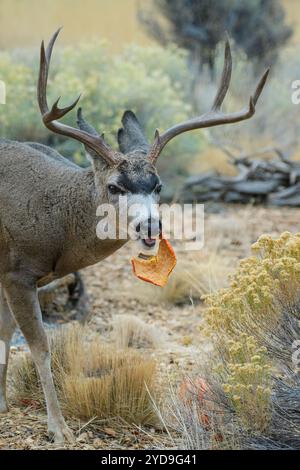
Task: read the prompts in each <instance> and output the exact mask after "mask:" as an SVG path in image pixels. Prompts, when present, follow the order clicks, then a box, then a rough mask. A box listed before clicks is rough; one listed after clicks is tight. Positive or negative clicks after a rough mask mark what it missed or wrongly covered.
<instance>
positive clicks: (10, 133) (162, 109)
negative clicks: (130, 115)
mask: <svg viewBox="0 0 300 470" xmlns="http://www.w3.org/2000/svg"><path fill="white" fill-rule="evenodd" d="M37 74H38V56H37V54H36V53H35V54H32V52H30V51H28V50H19V51H15V52H13V53H11V54H7V53H5V54H4V53H1V54H0V78H1V80H4V81H5V83H6V85H7V104H6V106H5V108H1V113H0V136H1V137H5V138H10V139H18V140H36V141H40V142H44V143H48V144H51V145H54V146H55V147H56V148H57V149H58V150H59V151H61V152H62V153H63V154H64V155H66V156H69V157H70V156H74V155H75V160H76V161H77V162H79V163H82V164H84V152H83V149H82V147H81V145H80V144H79V143H77V142H73V141H70V140H66V139H63V138H61V137H57V136H55V135H51V134H49V132H48V131H47V130H46V129H44V128H43V125H42V123H41V118H40V113H39V110H38V106H37V100H36V90H35V88H36V81H37ZM190 86H191V77H190V74H189V72H188V68H187V65H186V57H185V53H184V52H183V51H181V50H179V49H177V48H175V47H170V48H165V49H164V48H161V47H149V48H142V47H139V46H136V45H132V46H129V47H127V48H126V49H124V51H123V53H122V54H120V55H118V56H111V54H110V53H109V51H108V49H107V47H106V45H105V43H104V42H98V43H95V42H94V43H92V44H86V43H82V44H81V45H80V46H79V47H76V48H75V47H66V48H64V49H59V48H57V49H56V50H55V51H54V57H53V63H52V64H51V71H50V78H49V90H48V95H49V102H52V101H53V100H54V99H56V98H57V96H59V95H61V96H62V97H63V98H62V104H65V103H69V102H71V101H72V100H74V98H75V97H76V96H77V95H78V94H79V93H80V92H83V96H82V100H81V104H82V107H83V109H84V111H85V116H86V118H87V119H88V120H89V121H90V122H91V123H92V124H93V125H94V127H95V128H96V129H97V130H99V131H101V132H105V134H106V139H107V140H108V141H109V142H110V143H111V144H113V145H116V141H115V137H116V133H117V131H118V128H119V127H120V125H121V117H122V114H123V112H124V110H125V109H128V108H129V109H132V110H133V111H134V112H135V113H136V114H137V116H138V118H139V120H140V121H141V123H142V124H143V125H144V127H145V130H146V133H147V136H148V138H149V140H150V141H152V139H153V135H154V131H155V128H156V127H158V128H159V129H161V130H164V129H165V128H167V127H169V126H171V125H173V124H174V123H176V122H178V121H181V120H184V119H187V118H188V117H191V116H192V114H193V111H192V106H191V104H189V103H190V100H189V93H190ZM75 120H76V118H75V113H74V112H73V113H70V115H68V116H66V118H65V122H66V123H68V124H72V125H74V123H75ZM203 142H204V137H203V134H201V132H198V133H197V134H189V135H188V136H187V135H186V136H183V137H179V138H178V139H175V140H174V142H172V143H171V144H170V145H169V146H168V147H167V149H166V150H165V156H166V158H164V159H161V160H162V163H161V169H162V171H165V172H167V170H168V167H169V162H170V160H168V157H170V158H172V172H173V171H176V172H178V173H179V174H185V173H186V172H187V168H188V164H187V159H189V158H190V157H192V156H193V155H195V154H197V153H199V151H200V150H201V146H202V144H203ZM177 157H178V158H177Z"/></svg>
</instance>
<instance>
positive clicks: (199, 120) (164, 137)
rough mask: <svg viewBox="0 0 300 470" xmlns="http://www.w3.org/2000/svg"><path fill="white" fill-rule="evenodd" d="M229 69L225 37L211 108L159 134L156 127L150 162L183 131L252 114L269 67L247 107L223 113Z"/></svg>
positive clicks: (232, 121)
mask: <svg viewBox="0 0 300 470" xmlns="http://www.w3.org/2000/svg"><path fill="white" fill-rule="evenodd" d="M231 70H232V58H231V51H230V44H229V41H228V39H227V40H226V45H225V54H224V67H223V73H222V78H221V82H220V85H219V88H218V91H217V94H216V97H215V100H214V104H213V106H212V108H211V110H210V111H209V112H207V113H205V114H203V115H202V116H199V117H196V118H194V119H190V120H189V121H185V122H182V123H180V124H176V125H175V126H173V127H171V128H170V129H168V130H167V131H165V132H164V133H163V134H161V135H160V134H159V131H158V129H156V131H155V140H154V143H153V145H152V147H151V149H150V152H149V154H148V157H149V159H150V161H151V162H152V163H155V162H156V160H157V158H158V156H159V154H160V153H161V151H162V149H163V148H164V146H165V145H166V144H167V143H168V142H169V141H170V140H171V139H173V138H174V137H176V136H177V135H179V134H182V133H183V132H187V131H191V130H194V129H201V128H204V127H213V126H218V125H220V124H231V123H234V122H239V121H244V120H245V119H249V118H250V117H252V116H253V114H254V113H255V105H256V103H257V100H258V98H259V96H260V94H261V92H262V90H263V88H264V86H265V83H266V80H267V77H268V74H269V69H267V70H266V72H265V73H264V74H263V76H262V77H261V79H260V81H259V82H258V85H257V87H256V90H255V92H254V95H253V96H251V97H250V100H249V105H248V107H247V108H246V109H243V110H242V111H239V112H235V113H229V114H225V113H223V112H222V111H221V105H222V103H223V101H224V98H225V96H226V93H227V91H228V88H229V84H230V78H231Z"/></svg>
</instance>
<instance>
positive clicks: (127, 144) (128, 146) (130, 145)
mask: <svg viewBox="0 0 300 470" xmlns="http://www.w3.org/2000/svg"><path fill="white" fill-rule="evenodd" d="M122 124H123V127H122V128H121V129H119V131H118V144H119V148H120V151H121V152H122V153H125V154H126V153H130V152H134V151H135V150H140V151H141V152H142V153H146V154H147V153H148V150H149V144H148V142H147V139H146V137H145V134H144V131H143V129H142V127H141V125H140V123H139V121H138V120H137V117H136V115H135V114H134V113H133V112H132V111H125V113H124V114H123V117H122Z"/></svg>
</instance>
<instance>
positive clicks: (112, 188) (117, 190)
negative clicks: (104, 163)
mask: <svg viewBox="0 0 300 470" xmlns="http://www.w3.org/2000/svg"><path fill="white" fill-rule="evenodd" d="M108 190H109V192H110V194H124V191H122V189H120V188H119V187H118V186H116V185H114V184H109V185H108Z"/></svg>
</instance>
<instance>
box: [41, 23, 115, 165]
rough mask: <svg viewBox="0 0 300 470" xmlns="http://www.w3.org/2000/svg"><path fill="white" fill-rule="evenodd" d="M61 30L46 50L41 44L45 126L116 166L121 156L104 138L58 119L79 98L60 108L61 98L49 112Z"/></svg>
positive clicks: (42, 96) (42, 99) (55, 34)
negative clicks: (49, 89) (53, 63)
mask: <svg viewBox="0 0 300 470" xmlns="http://www.w3.org/2000/svg"><path fill="white" fill-rule="evenodd" d="M60 30H61V28H59V29H58V30H57V31H56V32H55V33H54V34H53V36H52V38H51V39H50V42H49V44H48V46H47V49H46V50H45V45H44V41H42V44H41V55H40V72H39V80H38V102H39V107H40V111H41V114H42V118H43V122H44V124H45V126H46V127H47V128H48V129H50V130H51V131H53V132H56V133H57V134H61V135H65V136H67V137H71V138H73V139H75V140H78V141H79V142H81V143H82V144H84V145H87V146H88V147H90V148H92V149H93V150H94V151H95V152H96V154H98V155H101V156H102V157H103V158H104V159H105V160H106V161H107V163H108V164H109V165H115V164H116V163H119V162H120V154H119V153H118V152H116V151H114V150H113V149H112V148H111V147H110V146H109V145H108V144H107V143H106V142H105V141H104V139H103V137H102V136H99V135H94V134H90V133H89V132H87V131H86V130H81V129H76V128H74V127H71V126H68V125H66V124H62V123H60V122H58V121H57V119H60V118H62V117H63V116H65V115H66V114H67V113H68V112H69V111H71V110H72V109H73V108H75V106H76V105H77V103H78V101H79V99H80V95H79V97H78V98H77V99H76V100H75V101H74V102H73V103H72V104H70V105H69V106H66V107H65V108H59V107H58V103H59V100H60V97H59V98H58V99H57V100H56V101H55V103H54V104H53V105H52V108H51V110H49V107H48V103H47V82H48V74H49V66H50V61H51V55H52V51H53V47H54V44H55V41H56V39H57V36H58V35H59V32H60Z"/></svg>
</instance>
